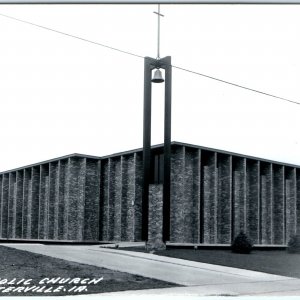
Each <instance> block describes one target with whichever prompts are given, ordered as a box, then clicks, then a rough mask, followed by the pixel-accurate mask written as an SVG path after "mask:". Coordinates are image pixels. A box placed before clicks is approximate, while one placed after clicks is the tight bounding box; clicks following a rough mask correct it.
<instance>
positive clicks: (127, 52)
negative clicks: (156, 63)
mask: <svg viewBox="0 0 300 300" xmlns="http://www.w3.org/2000/svg"><path fill="white" fill-rule="evenodd" d="M0 16H2V17H5V18H9V19H11V20H15V21H18V22H22V23H25V24H28V25H32V26H35V27H38V28H42V29H45V30H49V31H52V32H55V33H59V34H62V35H65V36H68V37H71V38H74V39H77V40H81V41H84V42H87V43H90V44H94V45H98V46H101V47H104V48H108V49H110V50H114V51H118V52H122V53H124V54H128V55H132V56H136V57H139V58H144V56H141V55H138V54H135V53H131V52H129V51H124V50H121V49H118V48H114V47H111V46H108V45H105V44H102V43H98V42H95V41H91V40H89V39H86V38H82V37H79V36H76V35H73V34H70V33H66V32H62V31H59V30H56V29H52V28H49V27H46V26H42V25H38V24H35V23H32V22H29V21H25V20H22V19H18V18H15V17H11V16H8V15H4V14H1V13H0Z"/></svg>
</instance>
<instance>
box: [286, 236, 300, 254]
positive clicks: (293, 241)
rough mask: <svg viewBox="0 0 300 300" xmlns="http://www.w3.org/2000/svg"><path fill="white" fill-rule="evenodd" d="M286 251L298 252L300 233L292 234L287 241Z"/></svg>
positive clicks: (299, 249)
mask: <svg viewBox="0 0 300 300" xmlns="http://www.w3.org/2000/svg"><path fill="white" fill-rule="evenodd" d="M287 251H288V252H289V253H300V235H299V234H296V235H293V236H292V237H291V238H290V240H289V242H288V247H287Z"/></svg>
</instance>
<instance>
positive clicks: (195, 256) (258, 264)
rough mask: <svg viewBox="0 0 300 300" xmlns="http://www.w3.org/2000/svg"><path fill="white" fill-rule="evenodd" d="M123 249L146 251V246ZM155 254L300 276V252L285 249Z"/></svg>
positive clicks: (202, 250)
mask: <svg viewBox="0 0 300 300" xmlns="http://www.w3.org/2000/svg"><path fill="white" fill-rule="evenodd" d="M123 249H124V250H131V251H143V252H144V251H145V250H144V248H139V249H136V248H123ZM155 254H156V255H162V256H169V257H175V258H181V259H186V260H192V261H198V262H203V263H209V264H215V265H222V266H228V267H234V268H241V269H247V270H253V271H259V272H265V273H271V274H276V275H283V276H290V277H296V278H300V254H290V253H287V252H286V251H284V250H277V251H273V250H265V251H264V250H254V251H252V252H251V253H250V254H237V253H232V252H231V251H230V250H209V249H205V250H204V249H198V250H193V249H167V250H165V251H156V252H155Z"/></svg>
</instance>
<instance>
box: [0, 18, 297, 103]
mask: <svg viewBox="0 0 300 300" xmlns="http://www.w3.org/2000/svg"><path fill="white" fill-rule="evenodd" d="M0 16H2V17H5V18H8V19H11V20H15V21H18V22H21V23H25V24H28V25H32V26H35V27H37V28H41V29H44V30H48V31H52V32H55V33H58V34H61V35H64V36H68V37H70V38H74V39H77V40H80V41H83V42H87V43H90V44H94V45H97V46H101V47H104V48H107V49H110V50H113V51H117V52H121V53H123V54H127V55H131V56H135V57H138V58H142V59H144V58H145V57H144V56H142V55H139V54H136V53H133V52H129V51H125V50H122V49H119V48H115V47H111V46H108V45H105V44H102V43H99V42H95V41H92V40H89V39H86V38H82V37H79V36H76V35H73V34H69V33H66V32H63V31H59V30H56V29H53V28H49V27H46V26H43V25H39V24H36V23H32V22H29V21H25V20H22V19H19V18H15V17H12V16H8V15H5V14H2V13H0ZM171 67H173V68H175V69H178V70H181V71H185V72H188V73H191V74H194V75H197V76H201V77H205V78H208V79H211V80H214V81H218V82H221V83H224V84H228V85H231V86H235V87H238V88H241V89H245V90H248V91H251V92H254V93H258V94H261V95H265V96H268V97H272V98H275V99H278V100H282V101H287V102H290V103H293V104H297V105H300V102H297V101H294V100H291V99H288V98H284V97H280V96H276V95H273V94H270V93H266V92H263V91H260V90H256V89H253V88H249V87H246V86H243V85H240V84H237V83H233V82H230V81H227V80H224V79H220V78H216V77H213V76H210V75H206V74H203V73H200V72H196V71H192V70H189V69H186V68H182V67H179V66H174V65H171Z"/></svg>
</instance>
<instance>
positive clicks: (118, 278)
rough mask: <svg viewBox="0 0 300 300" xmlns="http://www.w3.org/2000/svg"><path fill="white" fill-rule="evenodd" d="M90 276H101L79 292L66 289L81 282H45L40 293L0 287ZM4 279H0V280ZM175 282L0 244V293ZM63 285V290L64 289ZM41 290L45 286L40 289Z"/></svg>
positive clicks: (89, 289) (96, 290)
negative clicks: (49, 279)
mask: <svg viewBox="0 0 300 300" xmlns="http://www.w3.org/2000/svg"><path fill="white" fill-rule="evenodd" d="M57 277H61V278H65V279H67V278H81V279H84V278H90V279H97V278H101V277H103V280H101V281H100V282H98V283H97V284H90V285H88V286H87V290H84V291H82V292H80V290H79V291H77V292H74V291H70V292H69V290H70V289H71V288H72V287H73V286H74V285H77V286H84V285H85V284H74V283H70V284H69V283H66V284H59V283H55V284H48V285H47V288H49V287H52V292H49V293H44V292H43V291H41V292H32V291H28V292H26V293H24V290H23V291H20V292H17V291H15V292H5V293H4V292H3V291H4V290H3V289H1V288H2V287H5V288H7V287H10V286H15V287H26V285H23V284H22V283H21V284H20V285H16V284H15V283H16V282H18V281H20V280H21V279H27V280H28V279H31V281H30V284H28V285H27V287H32V286H36V287H42V286H43V285H41V284H39V282H40V280H42V279H44V278H57ZM14 278H16V280H15V282H12V283H11V284H7V283H6V284H5V279H7V280H9V281H11V280H13V279H14ZM2 280H4V281H2ZM62 285H63V286H64V288H63V289H61V290H60V291H59V292H55V293H54V292H53V291H54V290H55V289H57V288H58V286H62ZM172 286H177V285H175V284H172V283H168V282H163V281H159V280H155V279H150V278H145V277H142V276H137V275H131V274H128V273H123V272H117V271H112V270H108V269H105V268H99V267H95V266H90V265H84V264H79V263H75V262H69V261H65V260H62V259H57V258H52V257H49V256H44V255H40V254H34V253H31V252H27V251H22V250H16V249H13V248H7V247H4V246H0V296H24V295H26V296H47V295H48V296H59V295H60V296H61V295H74V294H92V293H104V292H115V291H124V290H139V289H152V288H165V287H172ZM64 289H66V290H64ZM44 291H45V289H44Z"/></svg>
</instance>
